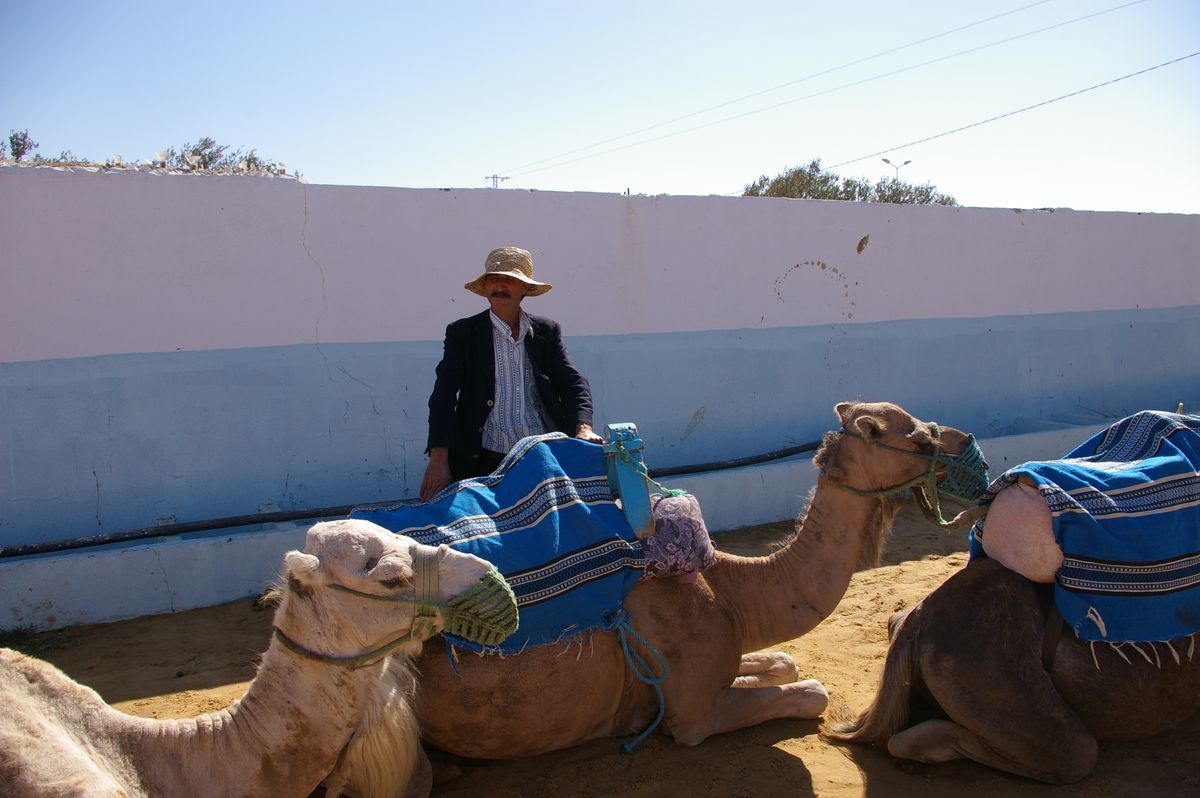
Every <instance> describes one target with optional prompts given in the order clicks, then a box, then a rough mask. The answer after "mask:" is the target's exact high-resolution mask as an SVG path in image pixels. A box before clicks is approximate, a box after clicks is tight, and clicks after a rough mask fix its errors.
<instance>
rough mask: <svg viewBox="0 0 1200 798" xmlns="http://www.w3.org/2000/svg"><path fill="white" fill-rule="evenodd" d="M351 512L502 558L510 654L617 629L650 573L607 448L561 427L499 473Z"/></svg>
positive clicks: (433, 541)
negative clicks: (613, 482)
mask: <svg viewBox="0 0 1200 798" xmlns="http://www.w3.org/2000/svg"><path fill="white" fill-rule="evenodd" d="M351 517H352V518H365V519H367V520H368V521H373V522H375V523H376V524H379V525H380V526H382V527H384V528H385V529H389V530H391V531H392V532H395V533H397V534H402V535H408V536H409V537H412V538H415V539H416V540H418V541H420V542H421V543H427V544H430V545H437V544H440V543H445V544H448V545H449V546H450V547H452V548H454V549H458V550H460V551H467V552H470V553H472V554H475V555H478V556H480V557H482V558H484V559H485V560H488V561H489V562H491V563H493V564H494V565H495V566H496V567H497V568H498V569H499V570H500V572H501V573H502V574H504V576H505V578H506V579H507V580H508V583H509V584H510V585H511V586H512V589H513V593H515V594H516V598H517V607H518V611H519V612H520V627H519V628H518V629H517V631H516V632H515V633H514V634H513V635H512V636H511V637H509V638H508V639H507V640H505V641H504V642H503V643H501V644H500V646H499V647H498V650H499V651H500V652H501V653H514V652H517V651H520V650H521V649H523V648H525V647H526V646H531V645H542V644H546V643H553V642H556V641H559V640H563V639H568V638H571V637H574V636H577V635H580V634H582V633H583V632H585V631H588V630H590V629H601V628H611V624H612V621H611V620H610V617H611V616H610V614H611V613H613V612H614V611H616V610H618V609H619V608H620V607H621V602H622V600H623V599H624V598H625V595H626V594H627V593H628V592H629V591H630V589H632V587H633V585H634V584H636V583H637V581H638V580H639V579H640V578H641V577H642V570H643V563H644V559H645V551H644V548H643V546H642V542H641V541H639V540H638V539H637V536H636V535H635V534H634V531H633V529H632V527H630V525H629V522H628V521H627V520H626V519H625V515H624V513H623V512H622V510H621V508H620V507H619V506H618V504H617V502H616V500H615V499H614V497H613V494H612V491H611V490H610V488H609V484H608V472H607V467H606V464H605V460H604V448H603V447H602V446H600V445H598V444H593V443H586V442H584V441H580V440H576V439H574V438H568V437H566V436H565V435H563V434H562V433H557V432H556V433H550V434H548V435H539V436H534V437H531V438H525V439H524V440H522V441H521V442H519V443H518V444H517V445H516V446H515V447H514V448H513V450H512V451H511V452H509V454H508V456H507V457H505V458H504V460H503V462H501V463H500V466H499V467H498V468H497V469H496V472H495V473H493V474H490V475H489V476H486V477H478V478H475V479H467V480H462V481H460V482H452V483H451V484H449V485H447V486H446V487H445V488H443V489H442V491H441V492H439V493H438V494H437V495H435V496H434V497H433V498H432V499H431V500H430V501H429V502H427V503H424V504H408V505H398V506H395V507H389V508H385V509H371V510H368V509H357V510H355V511H354V512H352V513H351ZM451 642H452V643H453V645H455V646H457V647H461V648H465V649H469V650H474V651H478V650H480V649H479V647H478V646H477V645H476V644H474V643H471V642H469V641H465V640H461V639H460V638H452V639H451Z"/></svg>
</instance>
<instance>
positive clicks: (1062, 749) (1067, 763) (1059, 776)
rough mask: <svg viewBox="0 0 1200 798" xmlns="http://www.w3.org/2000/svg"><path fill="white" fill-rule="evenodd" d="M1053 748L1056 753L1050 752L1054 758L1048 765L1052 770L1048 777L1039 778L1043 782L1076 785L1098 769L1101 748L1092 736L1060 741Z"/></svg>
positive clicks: (1048, 772) (1047, 774)
mask: <svg viewBox="0 0 1200 798" xmlns="http://www.w3.org/2000/svg"><path fill="white" fill-rule="evenodd" d="M1053 748H1054V751H1052V752H1048V753H1049V754H1050V755H1051V756H1052V757H1053V760H1052V761H1051V762H1050V763H1048V764H1049V765H1050V770H1049V771H1047V773H1046V775H1044V776H1039V777H1038V778H1040V779H1041V780H1042V781H1045V782H1048V783H1050V784H1074V783H1075V782H1077V781H1080V780H1082V779H1083V778H1085V777H1086V776H1087V775H1088V774H1089V773H1091V772H1092V770H1093V769H1094V768H1095V767H1096V759H1097V757H1098V756H1099V746H1098V745H1097V743H1096V738H1095V737H1092V736H1091V735H1088V736H1086V737H1081V738H1078V739H1075V740H1063V741H1060V742H1059V743H1058V744H1056V745H1054V746H1053Z"/></svg>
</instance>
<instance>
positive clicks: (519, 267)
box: [463, 247, 554, 297]
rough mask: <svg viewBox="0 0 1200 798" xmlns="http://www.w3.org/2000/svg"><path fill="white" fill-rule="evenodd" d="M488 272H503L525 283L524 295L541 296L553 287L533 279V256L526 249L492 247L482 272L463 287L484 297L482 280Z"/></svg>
mask: <svg viewBox="0 0 1200 798" xmlns="http://www.w3.org/2000/svg"><path fill="white" fill-rule="evenodd" d="M489 274H503V275H504V276H506V277H511V278H513V279H514V280H520V281H521V282H523V283H525V285H527V286H529V291H527V292H526V293H525V296H541V295H542V294H544V293H546V292H547V291H549V290H550V289H551V288H553V287H554V286H552V285H550V283H539V282H538V281H537V280H535V279H533V256H532V255H530V254H529V252H528V251H526V250H523V249H518V248H517V247H500V249H493V250H492V251H491V252H489V253H488V256H487V260H485V261H484V262H483V274H481V275H479V276H478V277H476V278H475V279H474V280H472V281H471V282H469V283H467V284H466V285H464V286H463V288H465V289H467V290H468V291H470V292H472V293H474V294H479V295H480V296H482V297H486V296H487V289H485V288H484V287H483V282H484V280H486V279H487V276H488V275H489Z"/></svg>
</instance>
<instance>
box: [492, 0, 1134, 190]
mask: <svg viewBox="0 0 1200 798" xmlns="http://www.w3.org/2000/svg"><path fill="white" fill-rule="evenodd" d="M1144 2H1146V0H1131V2H1127V3H1122V4H1121V5H1117V6H1113V7H1111V8H1106V9H1103V10H1101V11H1096V12H1093V13H1091V14H1085V15H1083V16H1081V17H1075V18H1074V19H1068V20H1065V21H1063V22H1057V23H1055V24H1053V25H1047V26H1046V27H1044V28H1038V29H1036V30H1031V31H1027V32H1025V33H1019V34H1017V35H1015V36H1009V37H1008V38H1005V39H997V40H996V41H993V42H988V43H987V44H981V45H979V46H978V47H970V48H968V49H966V50H960V51H958V52H956V53H951V54H949V55H944V56H940V57H938V58H933V59H930V60H928V61H922V62H920V63H917V64H911V65H909V66H906V67H901V68H899V69H894V70H891V71H890V72H883V73H881V74H878V75H873V76H871V77H868V78H863V79H861V80H856V81H852V82H850V83H843V84H842V85H840V86H834V87H832V88H828V89H824V90H822V91H818V92H814V93H812V94H806V95H804V96H803V97H795V98H793V99H791V100H784V101H783V102H779V103H775V104H773V105H768V106H765V107H763V108H756V109H754V110H751V111H745V112H743V113H740V114H734V115H733V116H726V117H722V118H720V119H715V120H713V121H711V122H705V123H704V124H701V125H695V126H693V127H689V128H684V129H683V130H676V131H674V132H671V133H664V134H662V135H660V136H654V137H651V138H648V139H642V140H640V141H635V142H632V143H630V144H623V145H621V146H619V147H612V148H610V149H607V150H601V151H600V152H595V153H592V154H590V155H582V156H580V157H578V158H572V159H570V160H567V161H560V162H558V163H554V164H548V165H547V166H542V167H538V168H537V169H528V170H526V171H524V172H518V171H516V170H509V171H510V172H511V173H513V174H514V175H515V176H520V175H528V174H533V173H535V172H542V171H545V170H547V169H555V168H558V167H560V166H567V165H568V164H572V163H578V162H579V161H586V160H588V159H589V158H598V157H600V156H602V155H610V154H612V153H614V152H620V151H622V150H628V149H631V148H633V147H640V146H642V145H643V144H652V143H654V142H656V141H662V140H663V139H668V138H671V137H673V136H680V135H683V134H684V133H692V132H694V131H697V130H703V129H704V128H708V127H713V126H714V125H720V124H723V123H725V122H732V121H734V120H736V119H742V118H745V117H747V116H753V115H755V114H761V113H765V112H767V111H773V110H775V109H777V108H782V107H783V106H785V105H792V104H794V103H798V102H803V101H804V100H811V99H813V98H816V97H822V96H824V95H826V94H832V93H833V92H836V91H842V90H843V89H849V88H854V87H855V86H861V85H863V84H866V83H872V82H874V81H876V80H882V79H883V78H889V77H893V76H895V75H899V74H903V73H905V72H911V71H912V70H914V69H920V68H921V67H926V66H930V65H932V64H938V63H941V62H943V61H948V60H950V59H952V58H958V57H960V56H964V55H969V54H971V53H977V52H979V51H981V50H986V49H988V48H991V47H996V46H999V45H1001V44H1008V43H1009V42H1014V41H1017V40H1019V39H1024V38H1027V37H1029V36H1035V35H1037V34H1039V33H1045V32H1046V31H1050V30H1054V29H1056V28H1062V27H1065V26H1067V25H1072V24H1074V23H1076V22H1082V21H1084V20H1087V19H1091V18H1093V17H1098V16H1101V15H1103V14H1110V13H1112V12H1114V11H1119V10H1121V9H1123V8H1128V7H1129V6H1135V5H1139V4H1140V3H1144ZM1018 10H1019V9H1018ZM664 124H666V123H664ZM617 138H624V137H623V136H618V137H617ZM583 149H589V148H588V147H585V148H583ZM576 152H578V150H576ZM551 160H553V159H551Z"/></svg>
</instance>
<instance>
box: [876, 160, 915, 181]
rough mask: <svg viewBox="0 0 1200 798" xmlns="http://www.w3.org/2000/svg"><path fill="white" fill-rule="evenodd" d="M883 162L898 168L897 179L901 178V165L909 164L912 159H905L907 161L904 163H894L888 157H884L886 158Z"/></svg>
mask: <svg viewBox="0 0 1200 798" xmlns="http://www.w3.org/2000/svg"><path fill="white" fill-rule="evenodd" d="M883 162H884V163H885V164H887V165H888V166H890V167H892V168H893V169H895V170H896V179H897V180H899V179H900V167H902V166H908V165H909V164H910V163H912V161H905V162H904V163H902V164H894V163H892V162H891V161H889V160H888V159H887V158H884V159H883Z"/></svg>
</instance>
